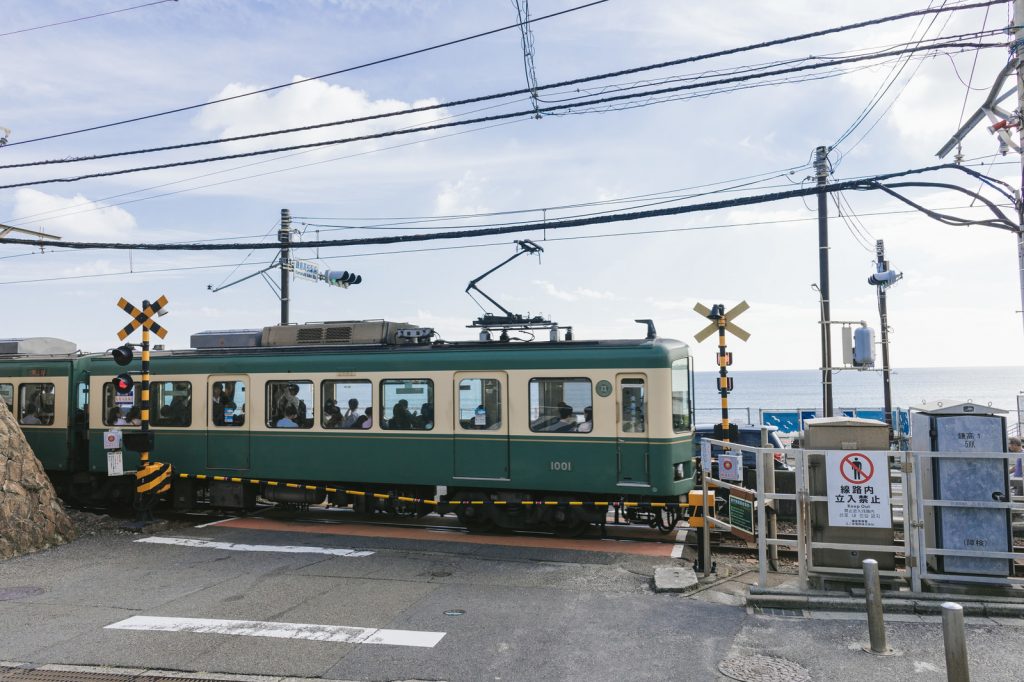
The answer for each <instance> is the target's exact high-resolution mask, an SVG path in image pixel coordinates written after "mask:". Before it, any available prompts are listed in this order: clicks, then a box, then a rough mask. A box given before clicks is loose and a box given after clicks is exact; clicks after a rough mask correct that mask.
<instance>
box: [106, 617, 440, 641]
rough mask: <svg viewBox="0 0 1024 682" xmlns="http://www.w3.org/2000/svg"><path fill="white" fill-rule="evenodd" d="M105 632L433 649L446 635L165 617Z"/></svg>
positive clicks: (128, 623)
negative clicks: (231, 636)
mask: <svg viewBox="0 0 1024 682" xmlns="http://www.w3.org/2000/svg"><path fill="white" fill-rule="evenodd" d="M106 629H108V630H144V631H149V632H192V633H196V634H204V635H205V634H213V635H245V636H249V637H273V638H276V639H311V640H315V641H318V642H342V643H346V644H391V645H394V646H415V647H425V648H432V647H434V646H436V645H437V643H438V642H440V641H441V639H442V638H443V637H444V636H445V635H446V634H447V633H444V632H427V631H425V630H384V629H380V628H360V627H349V626H345V625H318V624H313V623H276V622H273V621H259V620H227V619H220V618H167V617H163V616H132V617H131V618H128V619H126V620H122V621H119V622H117V623H112V624H110V625H108V626H106Z"/></svg>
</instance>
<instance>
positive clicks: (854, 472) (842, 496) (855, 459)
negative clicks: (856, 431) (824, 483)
mask: <svg viewBox="0 0 1024 682" xmlns="http://www.w3.org/2000/svg"><path fill="white" fill-rule="evenodd" d="M825 466H826V478H827V480H828V525H830V526H853V527H858V528H892V509H891V507H890V506H889V455H888V453H887V452H884V451H875V452H852V451H848V450H828V451H826V452H825Z"/></svg>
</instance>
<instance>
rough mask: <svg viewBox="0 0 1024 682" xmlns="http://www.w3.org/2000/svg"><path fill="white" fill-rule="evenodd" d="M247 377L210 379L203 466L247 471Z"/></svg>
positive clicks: (216, 377) (207, 390)
mask: <svg viewBox="0 0 1024 682" xmlns="http://www.w3.org/2000/svg"><path fill="white" fill-rule="evenodd" d="M248 387H249V377H246V376H241V375H237V374H236V375H231V376H227V375H225V376H212V377H210V378H209V380H208V382H207V387H206V397H207V411H206V429H207V430H206V466H207V467H208V468H210V469H235V470H245V469H248V468H249V425H250V423H251V420H249V419H247V416H248V414H247V413H248V412H249V404H248V403H249V401H248V393H247V389H248Z"/></svg>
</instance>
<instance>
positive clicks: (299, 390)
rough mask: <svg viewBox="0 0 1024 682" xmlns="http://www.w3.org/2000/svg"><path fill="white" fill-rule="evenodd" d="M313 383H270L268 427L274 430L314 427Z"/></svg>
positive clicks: (268, 385)
mask: <svg viewBox="0 0 1024 682" xmlns="http://www.w3.org/2000/svg"><path fill="white" fill-rule="evenodd" d="M314 404H315V403H314V402H313V382H312V381H268V382H267V426H268V427H270V428H272V429H310V428H312V427H313V406H314Z"/></svg>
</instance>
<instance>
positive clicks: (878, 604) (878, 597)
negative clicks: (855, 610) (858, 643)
mask: <svg viewBox="0 0 1024 682" xmlns="http://www.w3.org/2000/svg"><path fill="white" fill-rule="evenodd" d="M863 566H864V601H865V602H867V607H868V637H869V638H870V639H871V645H870V647H868V648H865V649H864V650H865V651H867V652H869V653H872V654H882V655H884V654H888V653H891V652H890V650H889V647H888V646H887V645H886V643H885V621H884V619H883V615H882V588H881V585H880V583H879V580H878V562H877V561H875V560H874V559H865V560H864V562H863Z"/></svg>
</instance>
